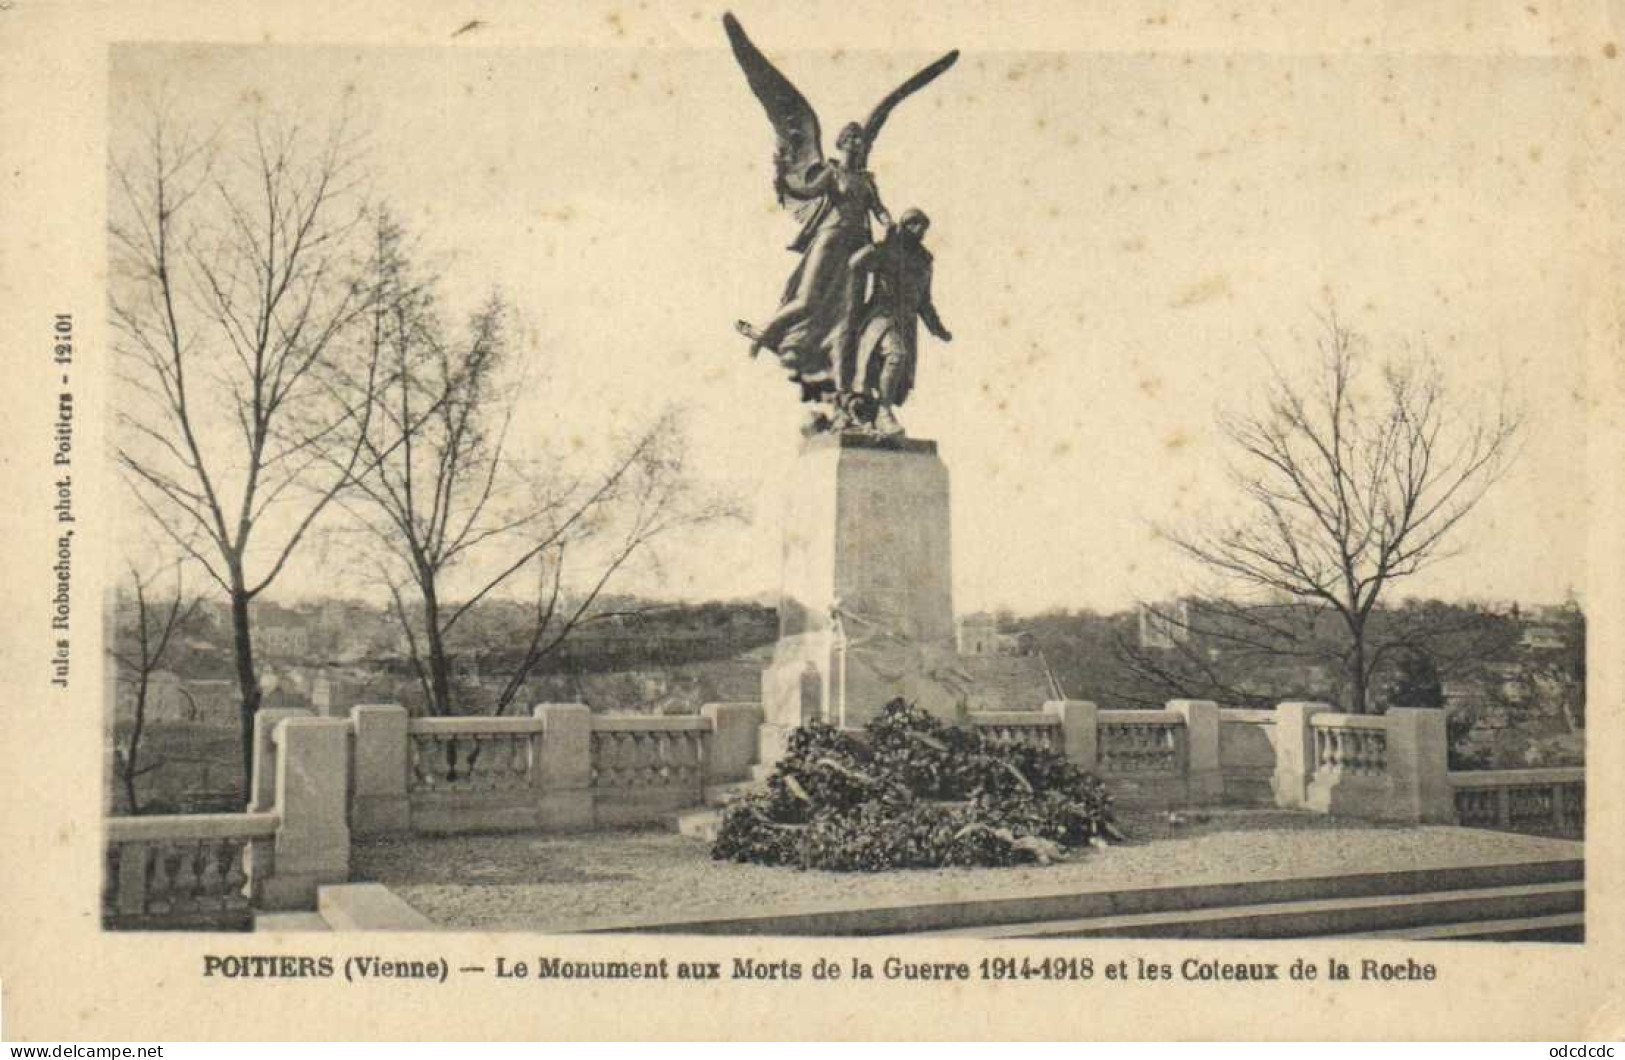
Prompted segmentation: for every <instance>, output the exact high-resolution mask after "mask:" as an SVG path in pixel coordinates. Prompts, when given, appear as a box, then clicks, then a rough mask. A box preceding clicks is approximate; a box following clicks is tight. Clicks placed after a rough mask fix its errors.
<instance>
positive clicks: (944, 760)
mask: <svg viewBox="0 0 1625 1060" xmlns="http://www.w3.org/2000/svg"><path fill="white" fill-rule="evenodd" d="M1107 837H1110V838H1113V839H1118V838H1121V835H1120V834H1119V833H1118V831H1117V829H1116V827H1115V826H1114V825H1113V823H1112V800H1111V796H1110V795H1108V794H1107V793H1106V788H1105V785H1103V784H1102V783H1101V782H1100V781H1099V780H1098V779H1097V778H1096V777H1094V776H1093V775H1092V774H1089V773H1086V772H1084V771H1083V770H1081V769H1079V768H1077V767H1076V766H1074V765H1073V764H1072V763H1070V762H1068V761H1067V760H1066V758H1065V757H1064V756H1062V755H1060V754H1057V753H1056V752H1054V751H1048V750H1042V749H1039V748H1034V747H1027V746H1022V745H1016V744H1011V743H1007V742H1003V741H999V740H994V739H989V738H988V737H985V736H984V735H982V733H980V732H978V731H977V730H976V729H975V728H973V727H965V728H958V727H954V726H950V725H944V724H943V723H942V722H940V721H938V720H937V719H936V718H933V717H932V716H930V715H929V714H925V713H923V712H921V711H920V710H918V709H916V708H915V707H914V706H912V705H911V704H906V703H904V702H903V701H902V700H900V699H896V700H893V701H892V702H891V703H889V704H887V705H886V708H885V710H884V712H883V713H882V714H881V715H880V717H878V718H876V719H874V720H873V721H871V722H870V723H869V724H868V726H866V727H865V728H864V729H862V730H859V731H843V730H840V729H836V728H833V727H831V726H829V725H824V724H820V723H815V724H812V725H807V726H804V727H802V728H799V729H797V730H795V731H794V732H793V733H791V735H790V741H789V752H788V753H787V754H786V755H785V756H784V758H783V759H781V760H780V761H779V763H778V765H777V767H776V768H775V769H774V771H773V774H772V775H771V776H770V777H769V778H768V780H767V783H766V790H765V791H763V792H760V793H755V794H751V795H747V796H745V797H743V798H741V799H739V800H738V801H736V802H734V803H732V804H730V805H729V806H728V808H727V809H726V810H725V811H724V813H723V817H722V823H721V827H720V829H719V831H718V834H717V839H716V843H715V845H714V846H713V847H712V848H711V856H712V857H714V858H717V859H718V860H726V861H748V862H755V863H757V864H761V865H793V866H796V867H799V868H804V869H833V870H836V871H840V872H879V871H883V870H886V869H913V868H937V867H940V866H944V865H1016V864H1023V863H1030V862H1038V863H1040V864H1048V863H1050V862H1051V861H1058V860H1063V859H1064V858H1066V856H1067V853H1068V851H1069V850H1071V849H1075V848H1081V847H1085V846H1089V845H1095V846H1100V845H1104V844H1105V842H1106V839H1107Z"/></svg>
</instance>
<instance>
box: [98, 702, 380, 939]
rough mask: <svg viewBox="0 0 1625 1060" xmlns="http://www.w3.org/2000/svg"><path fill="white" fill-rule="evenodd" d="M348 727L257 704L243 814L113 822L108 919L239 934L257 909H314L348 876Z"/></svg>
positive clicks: (139, 926) (138, 926) (105, 896)
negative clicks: (323, 891)
mask: <svg viewBox="0 0 1625 1060" xmlns="http://www.w3.org/2000/svg"><path fill="white" fill-rule="evenodd" d="M349 730H350V726H349V723H347V722H345V721H341V720H337V719H325V718H313V717H310V716H309V715H308V714H307V713H305V712H303V711H300V712H281V713H275V714H273V713H272V712H269V711H267V712H263V714H262V716H261V717H258V718H256V719H255V754H254V763H253V773H252V778H253V779H252V787H251V793H250V794H251V800H250V801H251V805H250V810H249V812H247V813H227V814H184V815H169V816H157V815H153V816H145V817H114V818H110V819H109V820H108V821H107V838H106V852H105V865H104V868H105V873H106V875H105V877H104V879H103V887H102V918H103V922H104V924H105V925H106V926H108V927H110V928H116V929H126V930H130V929H133V930H144V929H152V930H163V929H192V930H216V931H234V930H235V931H242V930H248V929H249V928H250V927H251V926H252V922H253V911H254V910H255V909H314V908H315V906H316V890H317V888H318V887H320V886H323V885H325V884H329V883H342V882H343V881H344V880H346V879H348V878H349V869H350V831H349V827H348V824H347V819H346V795H347V790H348V786H349V785H348V774H349V772H350V771H349V769H348V768H347V767H348V764H349V763H348V755H349V744H350V739H349Z"/></svg>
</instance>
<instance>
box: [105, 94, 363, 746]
mask: <svg viewBox="0 0 1625 1060" xmlns="http://www.w3.org/2000/svg"><path fill="white" fill-rule="evenodd" d="M112 178H113V188H114V202H113V207H112V214H113V219H112V225H111V236H112V256H113V268H114V274H113V278H112V288H111V289H112V310H111V311H112V322H113V325H114V328H115V329H116V332H117V335H118V339H117V352H118V354H119V358H120V368H121V374H120V382H121V384H122V385H123V386H124V387H125V388H126V391H127V395H128V396H127V398H126V399H125V400H124V401H123V402H122V403H121V408H120V425H119V426H120V430H119V445H118V461H119V464H120V466H121V468H122V470H123V472H124V476H125V479H126V481H127V483H128V485H129V487H130V489H131V491H132V493H133V494H134V496H135V498H136V500H137V502H138V503H139V504H140V506H141V507H142V508H143V509H144V510H145V512H146V513H147V514H148V515H149V516H150V517H151V519H152V520H153V521H154V522H155V524H156V525H157V526H158V527H160V528H161V529H162V530H163V532H164V533H165V534H167V535H168V537H169V538H171V539H172V540H173V541H174V542H175V544H176V545H178V546H179V547H180V548H181V549H182V551H183V552H184V553H185V554H186V555H188V556H189V557H190V558H191V559H192V560H194V561H196V562H197V563H198V564H199V565H200V566H201V567H202V569H203V570H204V571H205V572H207V574H208V576H209V578H210V579H211V580H212V581H214V582H215V583H216V584H217V585H218V586H219V587H220V589H221V590H222V591H223V592H224V593H225V594H226V596H227V598H228V599H229V600H230V603H231V614H232V628H233V640H234V657H235V662H236V671H237V682H238V689H239V694H240V696H241V719H240V721H241V727H242V729H241V737H242V754H243V763H244V769H245V770H247V769H248V768H249V765H250V761H251V758H252V741H253V719H254V713H255V711H257V710H258V708H259V702H260V688H259V682H258V680H257V677H256V673H255V663H254V641H253V632H252V628H251V621H252V611H251V605H252V603H253V601H254V599H255V597H257V596H258V595H259V594H260V593H262V592H263V591H264V590H265V589H266V588H267V587H268V586H270V585H271V584H272V583H273V582H274V581H275V580H276V578H277V577H278V575H280V574H281V573H282V572H283V570H284V569H285V568H286V566H287V564H288V562H289V560H290V559H291V558H292V556H293V555H294V553H295V551H296V550H297V549H298V547H299V545H300V544H301V542H302V541H304V540H305V538H306V535H307V534H308V532H309V531H310V529H311V526H312V524H314V523H315V522H316V520H317V519H318V517H320V516H321V514H322V513H323V511H324V510H326V509H327V507H328V505H329V504H331V503H332V501H333V499H334V498H335V496H336V495H337V493H338V491H339V490H340V489H342V488H343V487H344V485H345V483H346V481H347V479H348V477H349V476H348V472H349V471H351V470H353V469H354V465H355V461H356V460H357V459H358V457H359V451H358V450H357V451H353V452H351V453H349V454H348V455H347V457H346V459H345V460H344V461H341V466H340V467H339V468H338V469H334V468H332V467H330V466H328V464H327V462H326V457H327V456H329V455H330V454H324V456H323V458H318V456H317V454H316V451H315V450H316V448H317V446H318V443H320V442H321V441H322V439H324V438H325V437H327V436H328V435H330V434H331V433H332V432H334V431H335V430H337V429H339V428H340V426H341V425H343V424H345V423H348V422H350V421H352V420H356V419H364V418H365V416H366V415H367V414H368V412H369V410H370V402H368V401H366V400H364V397H365V395H364V394H363V395H362V397H363V400H360V401H358V402H357V403H356V404H354V405H350V406H338V405H335V404H334V403H332V402H331V401H330V400H328V395H327V393H326V391H325V390H324V388H322V387H320V386H318V385H317V380H318V378H319V377H320V376H321V374H322V373H323V371H324V370H325V368H326V366H327V365H329V364H331V363H333V362H334V361H336V360H339V359H341V358H345V357H348V356H355V355H357V351H356V350H355V349H354V348H353V347H351V346H350V344H349V341H350V338H351V333H352V330H353V328H352V325H353V324H354V323H355V322H356V320H357V319H358V318H359V317H361V315H362V314H363V313H364V311H365V309H366V307H367V305H368V303H369V292H368V291H367V290H366V289H365V288H364V287H363V286H362V285H361V284H359V283H358V282H356V280H355V279H354V275H353V268H352V263H351V262H350V260H349V254H350V250H349V245H348V244H349V239H350V236H351V234H352V232H353V231H354V229H355V228H356V226H357V224H358V222H359V221H360V220H361V218H362V216H363V210H362V207H361V205H360V203H359V201H358V197H357V194H356V179H357V176H356V163H355V153H354V150H353V144H352V142H351V140H350V138H349V137H348V136H347V135H346V133H345V131H344V129H343V127H342V126H339V127H337V128H335V130H334V131H333V132H332V133H331V134H330V135H327V136H326V137H323V138H320V139H318V140H312V138H310V137H309V136H308V135H306V134H305V133H304V132H303V131H302V130H301V129H299V128H298V127H297V126H291V125H279V124H275V123H268V122H266V121H262V120H261V119H260V118H259V117H258V116H257V115H256V116H255V117H254V118H253V119H252V120H249V121H247V122H245V123H244V125H243V127H242V129H241V130H239V131H236V132H235V133H234V132H233V131H232V130H227V131H225V132H222V133H220V134H217V135H216V136H215V137H213V138H210V139H204V138H201V137H198V136H197V135H195V134H192V133H189V132H187V131H186V130H184V129H180V128H177V127H176V126H175V125H174V124H173V123H171V122H169V121H168V120H166V118H165V117H164V116H163V115H156V116H154V117H153V119H152V120H151V123H150V126H149V128H148V130H147V135H146V141H145V144H144V145H143V147H142V148H141V149H140V150H137V151H133V152H131V153H130V154H129V155H128V156H126V157H123V158H118V159H115V160H114V163H113V171H112ZM356 374H358V375H360V376H361V377H363V378H365V377H367V375H368V372H367V370H365V369H362V370H361V371H359V372H358V373H356ZM352 433H354V432H353V431H352Z"/></svg>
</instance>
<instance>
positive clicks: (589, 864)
mask: <svg viewBox="0 0 1625 1060" xmlns="http://www.w3.org/2000/svg"><path fill="white" fill-rule="evenodd" d="M1123 818H1124V819H1123V820H1122V821H1121V824H1122V825H1123V826H1124V828H1125V830H1126V831H1127V832H1128V834H1129V835H1130V836H1131V837H1133V839H1134V841H1133V842H1132V843H1129V844H1123V845H1118V846H1114V847H1111V848H1110V849H1107V850H1091V851H1089V852H1087V853H1083V854H1079V855H1075V856H1074V858H1075V859H1074V860H1072V861H1069V862H1066V863H1064V864H1057V865H1051V866H1046V867H1039V866H1021V867H1013V868H976V869H965V868H956V869H932V870H923V871H922V870H915V871H903V872H892V873H876V874H865V873H836V872H803V871H799V870H796V869H787V868H769V867H766V866H762V865H738V864H733V863H731V862H721V861H712V860H711V858H710V855H709V849H710V848H709V845H708V844H706V843H702V842H700V841H698V840H694V839H689V838H687V837H685V836H680V835H677V834H675V833H672V832H668V831H664V830H658V829H652V828H651V829H638V830H622V831H613V832H597V833H592V834H588V835H539V834H518V835H482V836H450V837H444V838H431V837H412V838H410V839H375V840H358V841H357V842H356V844H355V847H354V849H353V852H352V865H351V879H352V880H356V881H376V882H380V883H384V884H386V885H388V886H389V888H390V889H391V890H393V891H394V892H395V893H397V894H399V895H400V896H401V897H402V898H404V899H405V900H406V901H407V902H409V903H410V904H411V905H413V906H414V907H416V908H417V909H418V910H419V911H421V912H422V913H423V914H424V915H425V916H428V917H429V918H430V919H432V920H434V921H435V922H436V923H439V924H442V925H444V926H446V927H450V928H459V929H475V930H491V931H538V932H546V931H549V930H552V931H566V930H570V929H573V928H576V927H579V926H581V925H582V924H584V923H586V922H588V921H599V922H619V921H633V920H639V919H644V918H654V917H658V918H660V919H662V920H668V919H669V920H677V919H687V918H690V917H696V916H705V915H726V914H728V913H733V912H738V911H739V910H746V909H766V908H768V907H774V906H777V907H789V906H820V905H825V906H828V905H847V904H862V903H873V904H887V903H895V902H904V901H914V900H932V899H938V900H950V899H955V898H965V897H971V896H989V895H1001V896H1003V895H1013V894H1021V893H1034V894H1042V893H1053V892H1057V891H1064V890H1068V889H1074V888H1076V889H1086V888H1087V889H1092V888H1099V887H1130V886H1133V887H1150V886H1157V885H1166V884H1178V883H1194V882H1197V881H1199V880H1205V879H1214V880H1216V879H1237V878H1243V877H1270V876H1299V875H1322V874H1331V873H1337V872H1346V871H1349V870H1350V869H1351V868H1358V869H1361V870H1365V871H1380V870H1382V869H1405V868H1421V867H1426V866H1429V865H1440V864H1469V863H1476V862H1486V861H1495V860H1498V859H1500V858H1504V857H1507V856H1517V855H1537V856H1538V855H1542V854H1565V853H1572V852H1573V851H1575V850H1577V849H1578V847H1577V845H1576V844H1573V843H1569V842H1565V841H1562V840H1555V839H1544V838H1537V837H1532V836H1520V835H1511V834H1507V833H1502V832H1485V831H1476V830H1471V829H1465V828H1453V827H1446V826H1421V827H1409V826H1405V827H1388V826H1382V825H1375V824H1371V823H1368V822H1360V821H1346V820H1339V819H1335V818H1327V817H1320V816H1311V815H1302V814H1292V813H1286V812H1276V811H1247V812H1241V813H1223V812H1217V813H1212V814H1192V815H1190V816H1189V817H1188V818H1187V819H1186V820H1185V822H1184V823H1182V824H1178V825H1175V824H1171V823H1169V822H1168V821H1167V820H1166V819H1165V818H1164V817H1162V816H1160V815H1152V814H1144V815H1139V816H1135V815H1131V814H1125V815H1123Z"/></svg>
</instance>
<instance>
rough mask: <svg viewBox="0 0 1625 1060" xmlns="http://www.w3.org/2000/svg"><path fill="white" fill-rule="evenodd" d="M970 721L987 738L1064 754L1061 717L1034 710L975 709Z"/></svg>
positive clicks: (996, 741)
mask: <svg viewBox="0 0 1625 1060" xmlns="http://www.w3.org/2000/svg"><path fill="white" fill-rule="evenodd" d="M970 717H971V721H972V723H973V724H974V725H975V726H976V729H977V731H978V732H980V733H981V734H982V735H983V736H984V737H986V738H987V739H989V740H991V741H993V742H995V743H1002V744H1010V745H1014V746H1018V747H1033V748H1037V749H1039V750H1042V751H1055V752H1057V753H1065V751H1066V748H1065V746H1064V743H1065V735H1064V733H1063V731H1062V729H1061V719H1060V718H1058V717H1056V716H1055V715H1053V714H1041V713H1039V712H1037V711H978V712H976V713H973V714H972V715H971V716H970Z"/></svg>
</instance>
